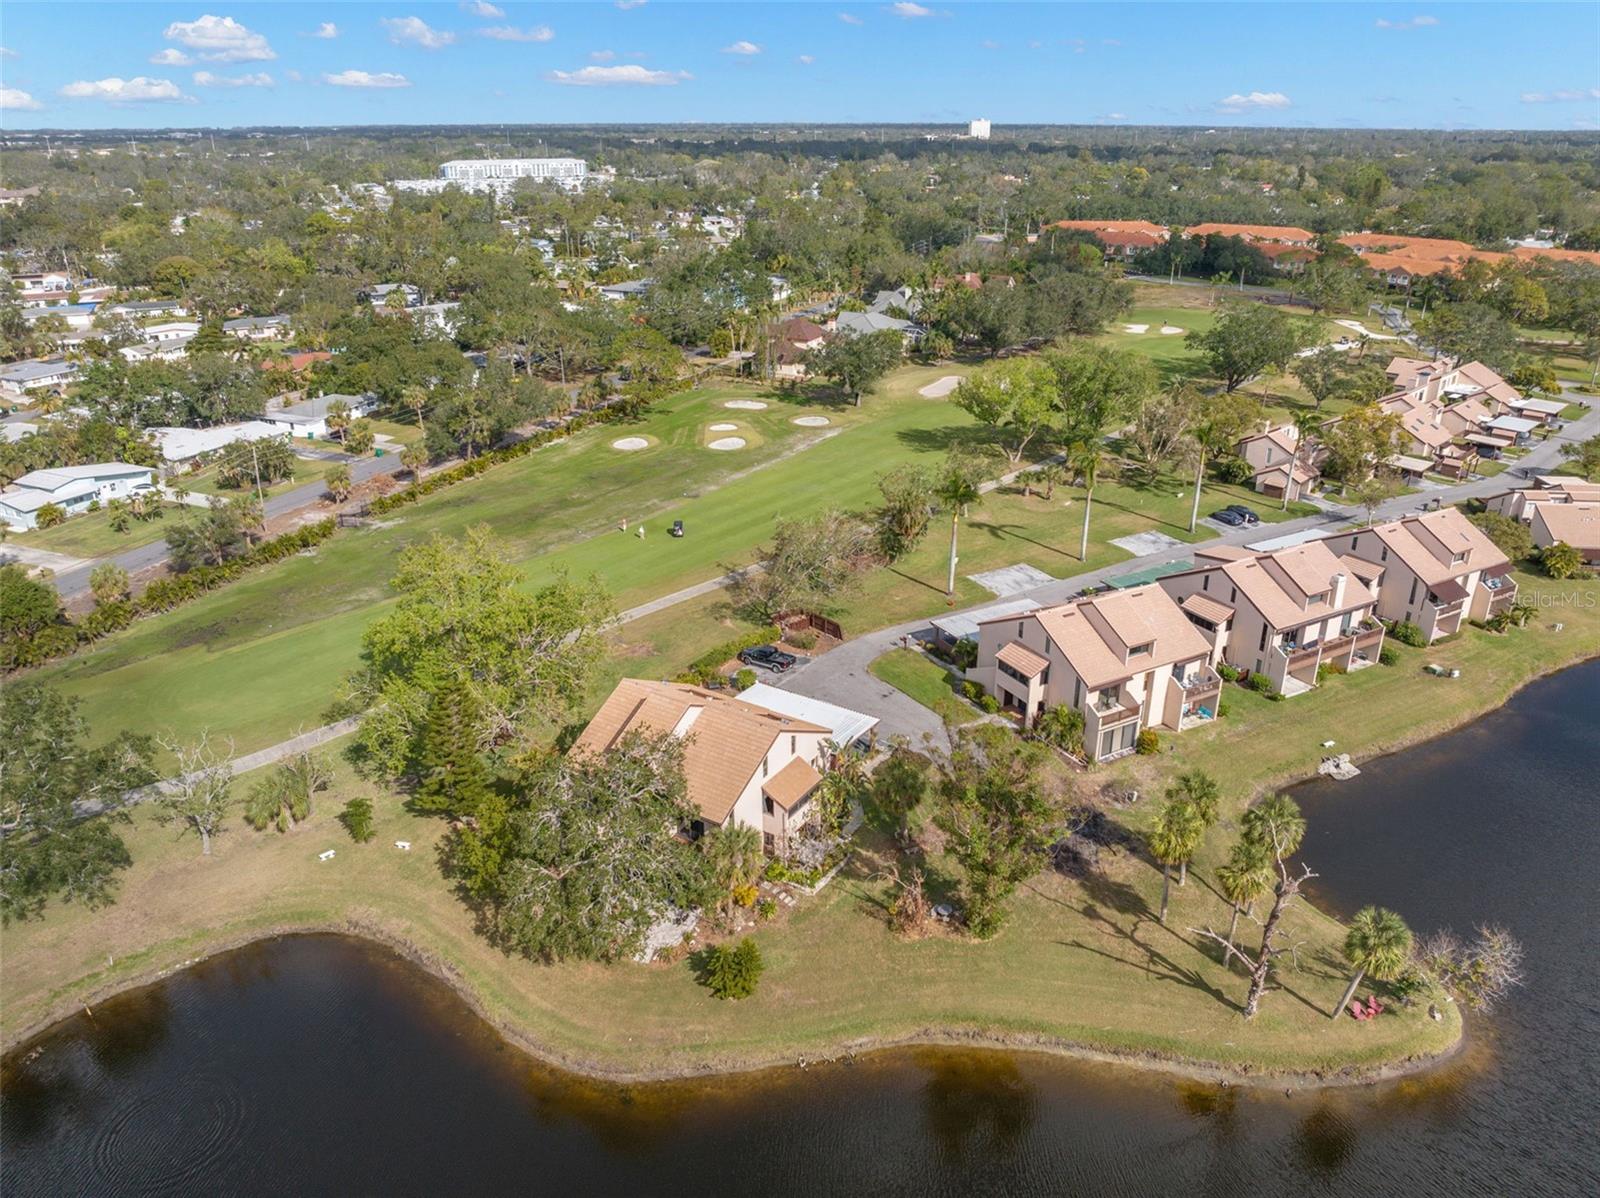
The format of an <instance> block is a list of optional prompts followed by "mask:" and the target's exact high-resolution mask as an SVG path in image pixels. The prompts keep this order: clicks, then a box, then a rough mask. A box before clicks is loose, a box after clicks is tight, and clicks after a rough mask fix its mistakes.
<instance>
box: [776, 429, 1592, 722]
mask: <svg viewBox="0 0 1600 1198" xmlns="http://www.w3.org/2000/svg"><path fill="white" fill-rule="evenodd" d="M1597 434H1600V407H1597V408H1595V409H1592V410H1590V411H1589V412H1587V413H1586V414H1585V415H1584V416H1583V418H1582V419H1580V420H1575V421H1573V422H1571V423H1570V424H1568V425H1567V427H1566V428H1565V429H1564V430H1563V431H1562V432H1561V433H1560V434H1557V435H1556V436H1552V437H1551V438H1550V439H1549V440H1548V441H1545V442H1542V443H1540V444H1539V445H1537V446H1535V447H1534V448H1533V449H1532V450H1530V451H1529V452H1528V454H1527V455H1526V456H1524V457H1522V458H1520V459H1518V460H1517V462H1516V466H1515V468H1518V469H1522V470H1530V471H1541V470H1548V469H1549V468H1550V467H1552V466H1555V465H1558V464H1559V463H1560V462H1561V446H1562V444H1564V443H1567V442H1572V441H1581V440H1586V439H1587V438H1589V437H1592V436H1595V435H1597ZM1508 475H1509V471H1508V472H1507V475H1501V476H1500V477H1498V478H1484V479H1476V480H1473V481H1470V482H1465V483H1461V484H1459V485H1457V486H1453V487H1441V488H1438V489H1435V490H1431V491H1424V492H1420V493H1418V494H1412V495H1403V496H1400V497H1398V498H1396V499H1393V500H1391V501H1389V502H1388V503H1386V504H1384V505H1383V506H1382V507H1381V508H1379V509H1378V512H1377V519H1378V520H1379V521H1383V520H1393V519H1397V518H1399V517H1401V516H1405V515H1410V514H1412V513H1414V512H1416V511H1417V510H1418V509H1419V508H1420V507H1421V506H1422V505H1424V504H1427V503H1432V502H1433V501H1434V500H1438V501H1440V502H1441V503H1445V504H1450V503H1459V502H1461V501H1462V500H1464V499H1472V498H1482V497H1484V496H1486V495H1495V494H1498V493H1499V492H1501V491H1504V490H1507V489H1509V488H1510V487H1513V486H1516V485H1518V484H1520V483H1521V481H1522V480H1521V479H1520V478H1514V477H1508ZM1364 518H1365V513H1364V512H1363V511H1358V510H1357V509H1354V508H1337V507H1330V508H1329V509H1328V510H1327V511H1323V512H1320V513H1318V514H1317V515H1314V516H1305V517H1301V518H1299V519H1295V520H1286V521H1284V522H1283V523H1281V524H1271V525H1261V526H1260V527H1257V528H1248V529H1246V528H1235V529H1229V530H1228V531H1227V532H1226V533H1224V534H1223V535H1221V536H1219V537H1216V538H1214V539H1212V540H1210V541H1203V542H1199V543H1197V544H1192V545H1179V546H1177V547H1175V548H1170V549H1163V550H1159V551H1157V552H1155V553H1149V554H1146V555H1144V556H1143V557H1137V558H1130V559H1129V560H1127V561H1122V562H1118V563H1116V564H1115V565H1113V566H1106V567H1103V568H1101V569H1098V570H1088V571H1085V572H1084V573H1082V574H1077V575H1074V576H1073V577H1071V578H1062V579H1057V580H1056V581H1054V582H1050V583H1046V584H1043V585H1041V586H1038V587H1035V588H1033V589H1032V590H1028V591H1024V592H1022V596H1023V597H1026V598H1029V599H1033V600H1034V601H1036V602H1038V603H1040V604H1045V605H1049V604H1053V603H1063V602H1065V601H1066V600H1068V599H1070V598H1072V597H1073V596H1074V595H1076V594H1078V593H1079V592H1080V591H1082V590H1083V588H1084V587H1086V586H1090V585H1093V584H1098V583H1103V582H1106V581H1108V580H1110V579H1112V578H1118V577H1121V576H1123V575H1126V574H1132V573H1135V572H1137V571H1141V570H1147V569H1149V568H1150V567H1152V566H1160V565H1165V564H1167V563H1169V562H1179V561H1187V560H1189V559H1190V558H1192V557H1193V555H1194V553H1195V551H1196V550H1197V549H1200V548H1202V547H1209V546H1214V545H1244V544H1247V543H1254V542H1259V541H1268V540H1272V539H1275V538H1277V537H1283V536H1288V535H1290V534H1292V533H1297V532H1304V531H1307V530H1315V529H1326V530H1327V531H1330V532H1331V531H1333V530H1334V529H1336V528H1340V527H1342V526H1344V525H1346V524H1348V523H1350V521H1352V520H1358V519H1364ZM1008 598H1010V596H1008ZM995 602H998V600H997V599H988V600H986V601H985V602H984V603H982V604H979V605H978V606H981V607H987V606H988V605H989V604H991V603H995ZM967 610H971V609H970V608H969V609H967ZM928 629H929V618H928V617H926V616H924V617H921V618H919V619H916V620H907V621H905V622H904V623H901V624H896V625H894V626H893V627H890V628H883V629H879V630H878V631H876V632H869V633H865V634H863V635H861V636H858V637H855V638H853V639H851V640H848V641H846V642H845V643H844V644H842V645H840V646H838V647H837V648H835V649H831V650H829V651H828V652H827V653H824V654H822V655H821V656H819V657H815V658H812V659H811V660H810V661H808V662H805V663H803V664H801V665H799V666H797V667H795V668H794V669H793V670H791V671H790V672H789V673H787V674H785V675H783V676H782V677H780V678H774V679H766V681H768V682H771V683H772V684H773V685H775V686H779V687H782V688H783V689H785V690H792V691H794V692H796V693H797V694H802V695H809V696H810V697H811V698H814V699H822V700H824V701H826V702H829V703H837V704H840V705H841V706H844V707H849V708H853V709H855V710H857V711H867V712H871V713H872V714H874V715H876V716H878V717H879V719H880V720H881V723H880V725H879V732H880V734H882V735H884V736H894V735H903V736H908V737H910V738H911V740H912V741H913V742H921V741H922V740H923V739H924V738H927V739H928V740H930V741H931V742H932V743H933V745H934V746H935V747H937V748H940V749H944V748H948V745H949V738H948V737H947V736H946V734H945V729H944V725H943V723H942V722H941V721H940V719H939V717H938V716H936V715H935V714H934V713H933V712H932V711H930V710H928V709H927V708H926V707H924V706H922V704H920V703H918V702H916V701H915V700H914V699H911V698H910V697H908V696H907V695H905V694H902V693H901V692H900V691H897V690H895V689H894V688H893V687H891V686H889V685H888V684H886V683H884V682H881V681H879V680H878V679H877V678H875V677H873V676H872V675H871V674H870V673H868V672H867V667H868V666H869V665H870V664H871V663H872V662H873V660H874V659H876V658H877V657H879V656H881V655H882V654H884V653H887V652H888V651H889V650H890V649H893V648H895V647H896V646H897V645H899V644H901V643H902V642H903V641H904V639H905V638H907V637H913V638H916V637H921V638H923V639H925V638H926V634H927V632H928Z"/></svg>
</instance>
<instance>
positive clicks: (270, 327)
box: [222, 313, 289, 341]
mask: <svg viewBox="0 0 1600 1198" xmlns="http://www.w3.org/2000/svg"><path fill="white" fill-rule="evenodd" d="M222 331H223V332H224V333H227V334H229V335H230V336H234V337H238V338H240V339H241V340H244V341H279V340H282V339H283V338H285V337H287V336H288V335H289V318H288V317H287V316H285V315H282V314H281V313H280V314H278V315H274V316H241V317H239V318H238V319H236V320H225V321H223V322H222Z"/></svg>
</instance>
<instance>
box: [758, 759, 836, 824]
mask: <svg viewBox="0 0 1600 1198" xmlns="http://www.w3.org/2000/svg"><path fill="white" fill-rule="evenodd" d="M821 781H822V775H821V774H819V773H817V771H816V770H815V769H813V768H812V766H811V763H810V762H809V761H806V760H805V759H804V758H802V757H796V758H794V759H793V760H792V761H790V762H789V764H788V765H786V766H784V767H783V768H782V769H781V770H779V771H778V772H777V773H776V774H773V775H772V777H770V778H768V779H767V780H766V781H765V782H763V783H762V784H761V793H762V794H764V795H766V796H767V798H769V799H771V800H772V801H773V802H774V803H776V804H777V805H778V806H780V807H782V808H783V809H784V810H785V811H793V810H794V809H795V808H796V807H798V806H800V804H801V803H803V802H805V801H806V798H807V796H809V795H810V794H811V792H812V791H813V790H815V789H816V788H817V784H818V783H819V782H821Z"/></svg>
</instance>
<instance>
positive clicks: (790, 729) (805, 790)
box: [572, 678, 833, 856]
mask: <svg viewBox="0 0 1600 1198" xmlns="http://www.w3.org/2000/svg"><path fill="white" fill-rule="evenodd" d="M629 733H640V734H644V735H661V734H670V735H672V736H675V737H678V738H679V739H681V740H682V741H683V772H684V779H685V781H686V782H687V784H688V792H689V801H690V802H691V803H693V804H694V806H695V807H696V808H697V809H698V810H699V812H700V818H699V819H697V820H695V821H694V822H693V824H692V825H691V826H690V828H689V829H688V832H689V834H690V835H691V836H693V837H695V838H698V837H700V836H701V835H703V834H704V833H706V832H707V831H709V830H711V829H713V828H726V827H732V826H736V825H743V826H745V827H749V828H754V829H756V830H757V831H758V832H760V833H761V839H762V845H763V847H764V848H765V849H766V851H767V852H768V853H772V854H775V855H779V856H782V855H786V854H787V853H788V851H789V848H790V846H791V843H792V841H793V840H794V838H795V837H796V836H798V835H799V833H800V831H801V830H802V829H803V828H804V827H805V825H806V824H807V823H808V822H809V821H810V820H811V818H812V816H813V815H814V813H815V808H814V806H813V805H812V799H813V798H814V796H815V795H816V792H817V788H818V787H819V786H820V785H821V784H822V776H823V774H824V773H825V772H826V771H827V770H828V768H829V767H830V766H831V765H832V756H833V750H832V748H831V747H830V743H831V741H832V737H833V729H832V728H830V727H829V726H828V725H826V724H822V723H817V722H813V721H811V720H805V719H799V718H796V717H794V716H789V715H785V714H783V713H781V712H776V711H772V710H769V709H767V708H764V707H759V706H757V705H755V704H753V703H749V702H746V701H744V700H743V699H741V698H737V697H734V696H732V695H728V694H724V693H720V692H718V691H712V690H706V689H704V688H702V687H698V686H687V685H684V684H681V683H675V682H650V681H646V680H644V679H642V678H624V679H623V680H622V681H621V682H619V683H617V687H616V689H615V690H613V691H612V692H611V695H610V697H609V698H607V699H606V701H605V702H604V703H603V704H601V706H600V710H599V711H597V712H596V713H595V715H594V718H593V719H592V720H590V721H589V725H588V727H586V728H585V729H584V730H583V733H582V735H580V736H579V737H578V739H577V741H576V742H575V743H574V744H573V746H572V752H573V753H575V754H583V753H604V752H606V751H608V750H610V749H612V748H614V747H615V746H616V745H617V744H618V742H620V741H621V740H622V739H623V738H624V737H625V736H627V735H628V734H629Z"/></svg>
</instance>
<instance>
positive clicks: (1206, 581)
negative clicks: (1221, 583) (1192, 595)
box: [1200, 574, 1211, 591]
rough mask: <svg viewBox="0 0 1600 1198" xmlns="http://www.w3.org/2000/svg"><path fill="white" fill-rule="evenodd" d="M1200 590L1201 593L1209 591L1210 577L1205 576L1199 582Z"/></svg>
mask: <svg viewBox="0 0 1600 1198" xmlns="http://www.w3.org/2000/svg"><path fill="white" fill-rule="evenodd" d="M1200 589H1201V590H1202V591H1209V590H1210V589H1211V575H1209V574H1207V575H1206V576H1205V577H1204V578H1202V579H1201V580H1200Z"/></svg>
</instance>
